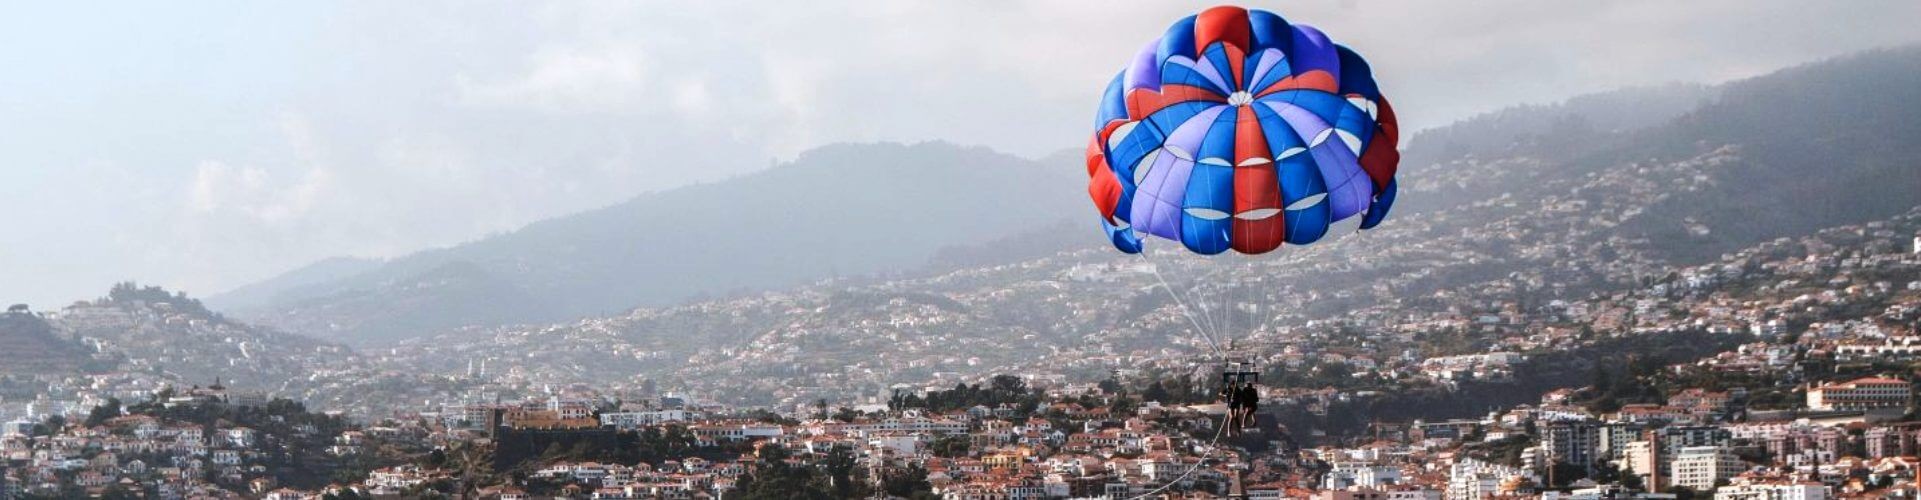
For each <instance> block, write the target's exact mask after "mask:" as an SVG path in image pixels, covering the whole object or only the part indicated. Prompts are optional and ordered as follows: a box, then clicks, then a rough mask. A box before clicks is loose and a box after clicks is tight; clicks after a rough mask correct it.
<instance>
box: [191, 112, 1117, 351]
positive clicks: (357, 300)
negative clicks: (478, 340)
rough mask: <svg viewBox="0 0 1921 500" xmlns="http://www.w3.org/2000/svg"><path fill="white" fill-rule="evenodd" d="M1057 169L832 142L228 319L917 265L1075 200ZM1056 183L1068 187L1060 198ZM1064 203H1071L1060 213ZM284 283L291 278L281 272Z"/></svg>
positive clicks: (789, 279) (513, 309)
mask: <svg viewBox="0 0 1921 500" xmlns="http://www.w3.org/2000/svg"><path fill="white" fill-rule="evenodd" d="M1082 176H1084V174H1082V173H1080V172H1078V171H1076V170H1075V169H1073V168H1071V167H1063V166H1060V165H1044V164H1042V163H1040V162H1036V161H1031V160H1026V159H1022V158H1018V157H1014V156H1009V155H1004V154H999V153H995V152H992V151H989V150H986V149H981V148H965V147H959V146H954V145H950V144H943V143H924V144H915V145H899V144H860V145H837V146H829V147H825V148H821V149H818V150H814V151H810V152H808V153H804V154H802V155H801V156H800V157H799V158H798V159H796V160H794V161H793V162H791V163H788V164H783V165H778V166H775V167H774V168H771V169H768V170H766V171H763V172H759V173H756V174H751V175H747V176H743V177H739V178H734V179H730V180H726V181H722V182H716V183H709V184H701V185H694V186H688V187H683V188H678V189H673V190H669V191H663V192H659V193H653V194H648V195H643V196H640V197H637V198H635V199H633V200H631V201H628V202H625V203H621V204H619V205H615V206H612V207H607V208H604V209H600V210H594V211H589V212H584V213H579V214H574V215H569V216H564V217H559V218H555V219H551V220H547V221H543V222H538V223H535V224H531V225H529V226H527V227H525V228H522V229H520V230H518V231H514V232H511V233H507V234H503V235H499V236H494V237H490V238H486V239H482V240H479V241H475V242H472V243H468V244H463V245H459V246H455V247H450V248H444V249H437V250H429V251H424V252H420V253H417V254H413V255H409V256H406V257H402V258H398V259H394V260H392V261H390V262H386V263H384V264H381V265H379V266H378V267H376V268H373V269H371V270H367V271H363V272H359V273H357V274H353V275H351V276H348V277H344V278H336V279H326V280H318V281H314V282H309V283H305V284H299V285H295V286H284V287H259V288H258V290H259V291H261V292H266V293H268V294H270V295H271V296H269V297H258V296H253V297H249V296H244V295H245V294H246V293H247V292H248V290H247V289H242V290H241V291H239V292H236V294H230V295H228V296H222V297H219V298H217V299H215V300H214V302H215V303H229V304H246V303H255V304H261V305H260V306H256V307H252V308H246V309H240V310H236V311H234V312H235V314H236V315H238V316H242V317H246V318H249V319H251V320H255V321H258V322H261V323H264V324H269V325H274V326H278V327H282V328H286V329H289V330H292V331H296V332H302V333H307V334H313V335H318V336H321V337H325V338H332V339H338V340H342V341H347V342H354V343H378V342H384V341H392V340H400V339H405V338H409V337H413V336H417V335H420V334H422V333H427V332H432V331H435V330H442V329H447V328H453V327H458V326H463V325H469V324H482V325H485V324H500V323H512V322H531V321H551V320H555V319H564V318H570V317H578V316H584V315H595V314H607V313H614V312H618V311H622V310H626V309H629V308H632V307H634V306H637V305H661V304H667V303H672V302H676V301H680V300H684V299H687V298H689V297H695V296H700V295H712V294H723V293H729V292H735V291H742V290H760V289H768V288H775V287H784V286H792V285H796V284H801V283H806V282H809V281H813V280H818V279H821V278H826V277H831V276H849V275H854V276H858V275H864V274H869V273H876V272H887V271H897V270H903V269H908V268H912V267H914V266H918V265H920V264H922V263H924V262H926V261H927V260H928V258H929V257H930V256H932V255H933V254H934V253H935V252H936V251H937V250H939V249H941V248H944V247H948V246H951V245H957V244H964V243H969V242H976V241H984V240H989V239H993V238H997V237H1002V236H1006V235H1011V234H1016V233H1019V232H1021V231H1025V230H1030V229H1032V228H1036V227H1041V226H1044V225H1046V224H1050V223H1055V222H1058V221H1060V220H1061V219H1063V218H1064V217H1065V215H1064V214H1068V213H1070V211H1072V210H1073V209H1078V208H1082V207H1081V203H1080V197H1079V196H1075V195H1073V193H1077V192H1079V190H1080V189H1081V188H1080V187H1079V186H1080V185H1081V184H1082V183H1084V181H1083V180H1081V179H1080V177H1082ZM1062 193H1067V194H1068V195H1066V196H1063V195H1062ZM1072 213H1078V212H1072ZM285 281H299V280H285Z"/></svg>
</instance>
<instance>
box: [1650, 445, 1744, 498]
mask: <svg viewBox="0 0 1921 500" xmlns="http://www.w3.org/2000/svg"><path fill="white" fill-rule="evenodd" d="M1745 469H1747V465H1746V464H1745V463H1742V462H1741V458H1740V457H1736V456H1734V453H1732V452H1729V451H1728V450H1727V448H1723V447H1720V446H1691V447H1687V448H1682V449H1681V450H1680V452H1679V453H1677V454H1675V456H1674V466H1673V467H1672V468H1671V471H1670V473H1669V474H1668V477H1669V482H1670V483H1671V484H1673V485H1674V486H1679V487H1684V488H1689V489H1693V490H1695V491H1707V490H1710V489H1713V488H1714V486H1715V484H1716V483H1718V482H1720V481H1722V480H1727V479H1733V478H1734V476H1737V475H1740V474H1741V471H1743V470H1745Z"/></svg>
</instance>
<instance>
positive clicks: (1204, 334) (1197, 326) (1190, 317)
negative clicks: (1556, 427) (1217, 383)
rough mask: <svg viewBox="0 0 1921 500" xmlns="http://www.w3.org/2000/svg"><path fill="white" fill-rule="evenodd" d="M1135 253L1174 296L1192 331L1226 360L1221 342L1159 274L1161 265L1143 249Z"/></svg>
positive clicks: (1175, 303)
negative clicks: (1192, 328) (1215, 338)
mask: <svg viewBox="0 0 1921 500" xmlns="http://www.w3.org/2000/svg"><path fill="white" fill-rule="evenodd" d="M1135 255H1139V256H1141V260H1143V261H1146V262H1147V269H1148V270H1150V271H1153V272H1154V279H1155V280H1157V281H1160V283H1161V289H1163V290H1167V295H1168V296H1170V297H1173V298H1174V305H1177V306H1180V308H1181V315H1183V316H1187V322H1188V323H1191V324H1193V325H1194V331H1196V332H1200V334H1201V339H1202V340H1206V341H1207V346H1208V348H1210V349H1213V350H1214V354H1216V355H1219V356H1220V357H1221V360H1222V362H1226V360H1227V351H1223V350H1221V344H1220V343H1219V342H1215V341H1214V335H1212V334H1210V333H1208V331H1207V328H1206V327H1203V326H1201V321H1200V320H1199V319H1195V317H1194V312H1193V310H1191V309H1189V308H1188V307H1187V301H1184V300H1181V294H1180V292H1176V291H1174V287H1172V286H1169V285H1168V284H1167V278H1166V277H1164V276H1161V266H1160V265H1158V264H1155V263H1154V261H1153V260H1150V259H1148V258H1147V252H1145V251H1143V252H1141V253H1138V254H1135Z"/></svg>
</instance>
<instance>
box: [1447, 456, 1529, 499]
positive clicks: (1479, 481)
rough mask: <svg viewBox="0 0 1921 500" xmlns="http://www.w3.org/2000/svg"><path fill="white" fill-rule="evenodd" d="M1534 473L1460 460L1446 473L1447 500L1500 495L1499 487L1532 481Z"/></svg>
mask: <svg viewBox="0 0 1921 500" xmlns="http://www.w3.org/2000/svg"><path fill="white" fill-rule="evenodd" d="M1534 479H1535V477H1534V473H1532V472H1529V471H1528V470H1526V469H1522V468H1520V467H1510V466H1506V465H1501V464H1494V463H1488V462H1482V461H1480V460H1474V459H1462V460H1460V461H1457V462H1454V465H1453V466H1452V467H1449V468H1448V471H1447V499H1448V500H1482V499H1488V498H1494V497H1495V496H1496V495H1499V494H1501V486H1502V484H1504V483H1510V482H1514V481H1518V480H1534Z"/></svg>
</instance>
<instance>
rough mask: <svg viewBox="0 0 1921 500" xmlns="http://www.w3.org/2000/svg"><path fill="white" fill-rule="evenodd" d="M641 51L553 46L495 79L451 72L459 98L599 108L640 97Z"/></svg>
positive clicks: (566, 109)
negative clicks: (521, 67) (517, 70)
mask: <svg viewBox="0 0 1921 500" xmlns="http://www.w3.org/2000/svg"><path fill="white" fill-rule="evenodd" d="M646 61H647V59H646V54H645V53H644V52H643V51H641V50H640V49H639V48H638V47H635V46H632V45H625V44H615V45H609V46H598V47H577V46H552V47H546V48H543V49H541V50H539V51H538V52H535V53H534V54H532V55H531V56H529V57H528V61H527V63H526V66H527V69H526V70H525V71H524V72H522V73H520V74H517V75H514V76H511V77H507V78H504V79H498V80H484V79H478V78H475V77H471V76H468V75H465V74H462V75H456V76H455V77H454V78H455V83H456V85H457V86H458V88H459V96H460V100H461V101H463V102H467V103H472V104H478V105H482V106H499V107H526V108H529V109H534V110H538V111H542V112H549V113H601V112H610V111H620V110H627V109H630V108H632V107H634V106H636V105H639V104H642V103H643V102H645V100H646V98H647V97H648V96H647V90H648V83H649V76H650V75H649V74H648V71H647V63H646Z"/></svg>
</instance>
